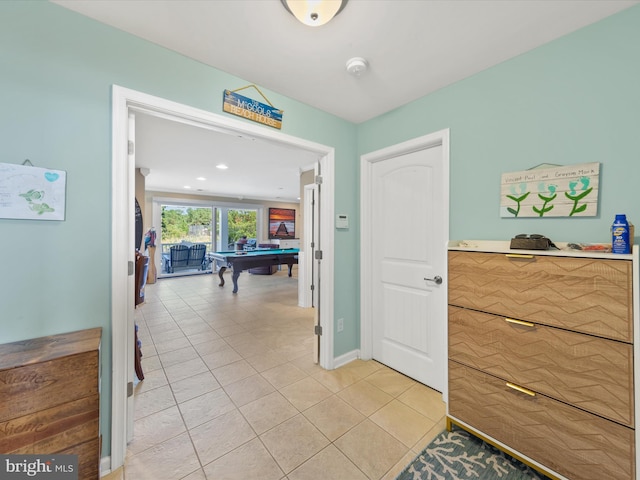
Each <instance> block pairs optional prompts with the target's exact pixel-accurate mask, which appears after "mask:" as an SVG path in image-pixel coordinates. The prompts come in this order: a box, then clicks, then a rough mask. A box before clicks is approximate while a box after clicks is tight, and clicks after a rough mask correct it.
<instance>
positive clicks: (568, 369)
mask: <svg viewBox="0 0 640 480" xmlns="http://www.w3.org/2000/svg"><path fill="white" fill-rule="evenodd" d="M634 265H635V266H634ZM634 268H635V269H636V270H635V271H636V272H637V252H635V253H634V255H619V256H613V255H602V254H601V255H600V256H595V255H594V256H592V257H589V256H588V255H585V254H575V255H570V254H563V253H560V252H552V251H545V252H526V253H514V252H513V251H511V252H510V251H509V250H508V248H507V249H505V250H504V251H481V250H480V249H478V250H476V251H468V250H463V249H460V250H457V249H451V250H450V251H449V278H448V280H449V327H448V332H449V333H448V338H449V340H448V352H449V353H448V357H449V363H448V370H449V382H448V405H447V406H448V419H449V421H450V422H453V423H455V424H458V425H459V426H461V427H463V428H466V429H468V430H470V431H471V432H472V433H475V434H477V435H479V436H481V437H484V438H486V439H488V440H489V441H491V442H492V443H494V444H496V445H498V446H499V447H501V448H503V449H505V450H507V451H509V452H511V453H512V454H515V455H516V456H517V457H520V458H523V459H524V460H525V461H527V462H528V463H530V464H532V465H533V466H534V467H536V468H538V469H540V470H541V471H544V472H546V473H547V474H550V475H553V476H557V477H563V478H569V479H576V480H578V479H580V480H591V479H593V480H600V479H602V478H607V479H625V480H628V479H635V478H636V431H635V419H636V413H635V412H636V410H635V408H636V407H635V398H634V388H635V387H634V386H635V371H636V368H635V366H634V358H636V357H637V356H638V355H637V353H634V352H635V349H636V348H637V345H634V308H633V305H634V290H633V289H634V285H633V272H634ZM635 315H636V317H637V314H635Z"/></svg>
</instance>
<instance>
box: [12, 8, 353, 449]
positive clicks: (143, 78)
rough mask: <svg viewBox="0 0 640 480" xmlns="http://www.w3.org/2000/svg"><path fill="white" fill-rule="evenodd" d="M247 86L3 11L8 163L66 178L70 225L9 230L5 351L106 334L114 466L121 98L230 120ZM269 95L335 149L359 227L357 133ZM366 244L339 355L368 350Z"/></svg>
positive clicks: (106, 437) (348, 276)
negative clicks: (21, 343) (115, 145)
mask: <svg viewBox="0 0 640 480" xmlns="http://www.w3.org/2000/svg"><path fill="white" fill-rule="evenodd" d="M238 54H239V55H240V57H242V55H244V53H243V52H238ZM248 83H250V82H248V81H245V80H242V79H239V78H236V77H233V76H230V75H228V74H226V73H223V72H220V71H218V70H216V69H214V68H210V67H207V66H205V65H203V64H201V63H198V62H196V61H193V60H190V59H188V58H186V57H183V56H181V55H178V54H176V53H173V52H170V51H168V50H166V49H164V48H160V47H158V46H155V45H152V44H150V43H149V42H146V41H143V40H140V39H137V38H135V37H133V36H131V35H128V34H125V33H123V32H120V31H118V30H116V29H113V28H110V27H107V26H104V25H101V24H99V23H97V22H95V21H92V20H90V19H88V18H85V17H82V16H80V15H77V14H75V13H73V12H70V11H68V10H66V9H63V8H61V7H59V6H57V5H54V4H51V3H48V2H42V1H29V2H26V1H17V2H15V1H2V2H0V105H1V106H2V107H1V108H0V145H1V147H2V154H1V156H0V162H6V163H22V162H23V161H24V159H26V158H29V159H30V160H31V162H32V163H33V164H34V165H36V166H41V167H48V168H55V169H60V170H66V172H67V208H66V220H65V221H63V222H42V221H30V220H6V219H0V252H1V253H0V258H2V261H1V272H2V273H0V307H1V310H2V313H1V314H0V315H1V318H0V343H5V342H10V341H16V340H22V339H26V338H33V337H37V336H41V335H48V334H54V333H61V332H66V331H71V330H78V329H83V328H90V327H96V326H100V327H102V328H103V329H104V335H103V363H102V366H103V369H102V374H103V391H102V432H103V445H104V448H103V455H109V453H110V442H111V439H110V426H111V418H110V411H111V385H110V383H111V339H110V334H111V328H110V304H111V292H110V286H111V278H110V268H111V257H110V253H111V86H112V85H113V84H117V85H120V86H123V87H127V88H131V89H134V90H139V91H142V92H145V93H149V94H151V95H156V96H159V97H163V98H167V99H170V100H173V101H176V102H180V103H184V104H188V105H192V106H195V107H198V108H201V109H204V110H208V111H211V112H214V113H222V111H221V107H222V92H223V90H224V89H225V88H239V87H242V86H245V85H247V84H248ZM265 94H266V95H267V96H268V97H269V99H270V100H271V101H272V102H273V104H274V105H277V106H278V107H279V108H282V109H284V111H285V114H284V122H283V128H282V132H283V133H286V134H290V135H293V136H296V137H300V138H304V139H307V140H310V141H314V142H317V143H321V144H325V145H330V146H333V147H335V149H336V190H337V192H336V198H335V203H336V211H339V212H346V213H349V214H351V215H352V218H354V222H355V218H356V216H357V212H356V208H357V204H356V193H355V191H354V185H355V184H356V178H357V169H356V162H355V161H354V158H355V147H356V145H355V138H356V134H355V126H354V125H353V124H351V123H348V122H345V121H343V120H340V119H338V118H336V117H334V116H331V115H328V114H326V113H323V112H321V111H319V110H316V109H314V108H311V107H309V106H306V105H303V104H301V103H299V102H295V101H293V100H291V99H289V98H287V97H284V96H281V95H278V94H276V93H273V92H270V91H265ZM233 118H236V119H237V118H238V117H233ZM264 128H268V127H264ZM132 207H133V206H132ZM123 241H124V239H123ZM357 241H358V239H357V232H356V230H355V229H353V230H351V231H349V232H339V234H338V235H337V236H336V244H335V250H336V262H337V263H338V264H339V265H340V274H339V275H338V276H337V277H336V285H335V316H336V318H339V317H344V318H345V332H344V333H343V334H341V336H340V338H338V339H336V344H335V353H336V355H341V354H342V353H345V352H346V351H350V350H352V349H354V348H356V347H357V338H356V331H357V327H356V315H357V302H356V301H355V299H357V298H358V293H357V292H358V282H357V259H355V258H354V257H353V256H351V255H348V254H347V253H346V252H352V251H356V245H357Z"/></svg>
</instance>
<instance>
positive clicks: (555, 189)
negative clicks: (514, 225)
mask: <svg viewBox="0 0 640 480" xmlns="http://www.w3.org/2000/svg"><path fill="white" fill-rule="evenodd" d="M599 180H600V164H599V163H583V164H580V165H570V166H566V167H553V168H538V169H531V170H525V171H522V172H511V173H504V174H502V179H501V193H500V216H501V217H503V218H509V217H511V218H515V217H520V218H522V217H578V216H579V217H594V216H596V215H597V214H598V183H599Z"/></svg>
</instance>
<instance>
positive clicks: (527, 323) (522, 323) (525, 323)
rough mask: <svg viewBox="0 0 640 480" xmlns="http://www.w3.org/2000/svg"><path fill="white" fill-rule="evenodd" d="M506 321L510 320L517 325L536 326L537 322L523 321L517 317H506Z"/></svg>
mask: <svg viewBox="0 0 640 480" xmlns="http://www.w3.org/2000/svg"><path fill="white" fill-rule="evenodd" d="M504 321H505V322H509V323H515V324H516V325H523V326H525V327H535V326H536V324H535V323H531V322H523V321H522V320H516V319H515V318H505V319H504Z"/></svg>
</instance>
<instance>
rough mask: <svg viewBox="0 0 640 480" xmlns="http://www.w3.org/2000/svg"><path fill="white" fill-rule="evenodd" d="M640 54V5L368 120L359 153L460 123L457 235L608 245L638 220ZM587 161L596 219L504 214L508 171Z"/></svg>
mask: <svg viewBox="0 0 640 480" xmlns="http://www.w3.org/2000/svg"><path fill="white" fill-rule="evenodd" d="M639 59H640V6H636V7H634V8H632V9H629V10H627V11H624V12H622V13H620V14H618V15H615V16H613V17H609V18H607V19H605V20H603V21H601V22H599V23H596V24H594V25H592V26H589V27H587V28H584V29H582V30H579V31H577V32H575V33H573V34H570V35H567V36H565V37H563V38H561V39H559V40H557V41H554V42H552V43H549V44H547V45H544V46H542V47H540V48H538V49H536V50H533V51H531V52H529V53H526V54H524V55H521V56H519V57H517V58H515V59H512V60H509V61H506V62H504V63H502V64H500V65H498V66H496V67H493V68H490V69H488V70H486V71H484V72H482V73H479V74H477V75H475V76H473V77H470V78H468V79H466V80H463V81H460V82H458V83H456V84H454V85H451V86H449V87H448V88H444V89H441V90H439V91H438V92H436V93H434V94H432V95H428V96H426V97H423V98H421V99H419V100H417V101H415V102H413V103H411V104H409V105H405V106H404V107H402V108H399V109H397V110H395V111H393V112H390V113H388V114H386V115H383V116H381V117H378V118H376V119H374V120H371V121H369V122H367V123H364V124H361V125H359V126H358V141H359V145H358V153H359V154H364V153H368V152H371V151H375V150H378V149H380V148H383V147H387V146H389V145H393V144H395V143H399V142H402V141H405V140H408V139H411V138H414V137H418V136H421V135H425V134H428V133H431V132H434V131H437V130H440V129H443V128H450V129H451V130H450V132H451V156H450V180H451V193H450V202H451V203H450V219H449V221H450V238H451V239H493V240H498V239H503V240H507V239H509V238H511V237H512V236H513V235H514V234H518V233H524V232H528V233H542V234H545V235H547V236H548V237H550V238H551V239H557V240H558V241H577V242H610V241H611V238H610V236H609V227H610V226H611V223H612V222H613V218H614V215H615V214H616V213H626V214H627V217H628V218H629V219H630V220H631V221H632V222H635V223H636V224H640V158H639V157H640V61H639ZM588 162H600V163H601V165H602V167H601V177H600V180H601V183H600V200H601V202H600V209H599V212H600V213H599V215H598V216H597V217H585V218H572V219H567V218H545V219H539V218H535V219H522V218H521V219H502V218H500V215H499V209H498V207H499V202H500V200H499V192H500V190H499V189H500V176H501V174H502V173H504V172H511V171H520V170H526V169H528V168H531V167H533V166H536V165H539V164H541V163H552V164H561V165H571V164H577V163H588ZM636 231H637V232H638V229H636ZM636 235H640V233H638V234H636ZM636 241H638V236H636Z"/></svg>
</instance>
